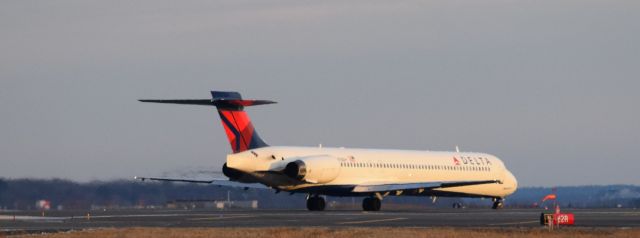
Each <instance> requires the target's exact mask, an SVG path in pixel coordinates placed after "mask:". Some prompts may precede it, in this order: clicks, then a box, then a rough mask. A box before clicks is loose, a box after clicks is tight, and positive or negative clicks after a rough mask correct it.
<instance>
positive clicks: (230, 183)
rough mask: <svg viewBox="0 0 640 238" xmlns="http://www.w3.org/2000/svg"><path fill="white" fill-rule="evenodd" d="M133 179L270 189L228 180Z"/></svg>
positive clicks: (136, 177) (255, 184) (257, 184)
mask: <svg viewBox="0 0 640 238" xmlns="http://www.w3.org/2000/svg"><path fill="white" fill-rule="evenodd" d="M133 179H137V180H140V181H143V182H144V181H145V180H149V181H163V182H183V183H204V184H212V185H217V186H225V187H236V188H245V189H248V188H260V189H266V188H268V187H267V186H264V185H262V184H259V183H240V182H234V181H230V180H226V179H211V180H194V179H178V178H175V179H173V178H154V177H138V176H135V177H133Z"/></svg>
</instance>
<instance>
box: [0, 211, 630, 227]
mask: <svg viewBox="0 0 640 238" xmlns="http://www.w3.org/2000/svg"><path fill="white" fill-rule="evenodd" d="M563 212H572V213H574V214H575V219H576V225H575V226H576V227H594V228H599V227H617V228H624V227H635V228H637V227H640V210H635V209H576V210H564V211H563ZM540 213H541V210H539V209H504V210H497V211H496V210H491V209H425V210H417V211H413V210H412V211H380V212H363V211H355V210H354V211H348V210H330V211H323V212H309V211H306V210H234V211H209V210H114V211H91V212H89V216H87V212H86V211H55V212H53V211H52V212H48V213H45V216H44V217H43V216H41V215H42V214H40V213H39V212H0V229H1V230H2V231H4V232H12V231H65V230H76V229H86V228H104V227H283V226H286V227H378V226H380V227H482V228H492V227H495V228H506V227H539V226H540V225H539V218H540ZM14 216H15V218H14ZM14 219H15V220H14Z"/></svg>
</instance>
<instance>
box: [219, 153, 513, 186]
mask: <svg viewBox="0 0 640 238" xmlns="http://www.w3.org/2000/svg"><path fill="white" fill-rule="evenodd" d="M309 157H315V158H317V159H316V162H317V163H315V164H314V165H312V166H309V168H308V169H309V171H308V173H309V174H313V175H314V176H313V177H311V178H305V179H304V181H303V182H304V183H300V182H298V181H295V180H291V179H290V178H288V177H287V176H283V175H281V174H278V173H277V172H280V171H283V170H284V169H285V167H286V165H287V164H289V163H291V162H293V161H296V160H298V159H299V158H309ZM227 166H228V167H229V168H233V169H237V170H240V171H242V172H244V173H248V174H251V175H252V176H253V177H254V178H255V179H256V180H257V182H259V183H262V184H264V185H266V186H269V187H273V188H277V189H280V190H284V191H301V192H309V191H310V192H314V191H315V192H316V193H318V194H329V195H336V196H340V195H342V196H350V195H354V194H353V193H350V192H349V191H348V190H342V189H340V188H341V187H342V186H351V185H359V184H371V183H426V182H430V181H473V180H499V181H501V183H494V184H479V185H470V186H461V187H451V188H438V189H434V191H432V192H431V193H425V194H424V195H434V193H433V192H435V194H438V193H441V194H449V195H456V194H457V195H460V196H462V195H464V196H470V197H494V198H496V197H497V198H502V197H506V196H508V195H510V194H512V193H514V192H515V191H516V189H517V187H518V183H517V180H516V178H515V177H514V176H513V174H512V173H511V172H510V171H509V170H508V169H507V168H506V167H505V165H504V163H503V162H502V161H501V160H500V159H498V158H497V157H495V156H493V155H489V154H484V153H466V152H439V151H411V150H380V149H347V148H320V147H280V146H270V147H263V148H257V149H252V150H248V151H244V152H241V153H235V154H230V155H228V156H227ZM314 170H315V171H314ZM415 195H420V194H415Z"/></svg>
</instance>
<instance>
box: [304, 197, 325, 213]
mask: <svg viewBox="0 0 640 238" xmlns="http://www.w3.org/2000/svg"><path fill="white" fill-rule="evenodd" d="M324 206H325V202H324V198H321V197H318V196H313V197H309V198H308V199H307V209H309V211H322V210H324Z"/></svg>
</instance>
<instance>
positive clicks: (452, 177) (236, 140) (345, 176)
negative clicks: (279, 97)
mask: <svg viewBox="0 0 640 238" xmlns="http://www.w3.org/2000/svg"><path fill="white" fill-rule="evenodd" d="M140 101H142V102H151V103H169V104H183V105H185V104H186V105H201V106H214V107H216V109H217V111H218V115H219V116H220V119H221V122H222V126H223V128H224V130H225V133H226V135H227V139H228V140H229V145H230V146H231V150H232V151H233V153H232V154H229V155H227V162H226V163H225V164H224V165H223V167H222V172H223V174H224V175H225V176H227V177H228V178H229V180H224V181H223V180H205V181H201V180H189V179H170V178H145V177H140V178H139V179H142V180H144V179H150V180H157V181H176V182H194V183H209V184H211V183H214V182H216V181H217V182H220V183H223V182H233V183H236V182H237V183H240V184H241V185H242V186H245V188H248V187H247V186H246V185H247V184H255V183H260V184H263V185H266V186H267V187H270V188H273V189H276V190H277V191H289V192H292V193H306V194H308V197H307V208H308V209H309V210H311V211H322V210H324V208H325V200H324V198H323V197H321V196H320V195H329V196H364V197H365V198H364V199H363V202H362V207H363V210H365V211H378V210H380V207H381V201H382V200H383V198H384V197H385V196H400V195H409V196H434V197H437V196H451V197H487V198H492V199H493V202H494V204H493V207H492V208H494V209H497V208H500V207H502V204H503V203H502V200H503V199H504V198H505V197H506V196H508V195H510V194H512V193H514V192H515V191H516V189H517V187H518V182H517V181H516V178H515V177H514V176H513V174H512V173H511V172H510V171H509V170H507V168H506V167H505V165H504V163H503V162H502V161H501V160H500V159H498V158H497V157H496V156H493V155H490V154H484V153H469V152H457V151H456V152H437V151H413V150H381V149H350V148H349V149H348V148H322V147H320V146H319V147H293V146H269V144H267V143H266V142H265V141H264V140H262V138H261V137H260V136H259V135H258V133H257V131H256V130H255V128H254V126H253V123H252V122H251V119H250V117H249V116H248V115H247V113H246V112H245V111H244V108H245V107H250V106H257V105H265V104H272V103H275V102H273V101H269V100H246V99H243V98H242V96H241V95H240V93H238V92H229V91H211V99H143V100H140ZM261 187H262V186H261Z"/></svg>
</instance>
